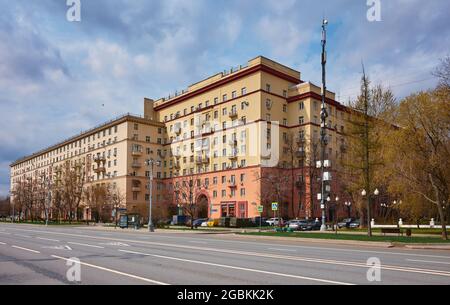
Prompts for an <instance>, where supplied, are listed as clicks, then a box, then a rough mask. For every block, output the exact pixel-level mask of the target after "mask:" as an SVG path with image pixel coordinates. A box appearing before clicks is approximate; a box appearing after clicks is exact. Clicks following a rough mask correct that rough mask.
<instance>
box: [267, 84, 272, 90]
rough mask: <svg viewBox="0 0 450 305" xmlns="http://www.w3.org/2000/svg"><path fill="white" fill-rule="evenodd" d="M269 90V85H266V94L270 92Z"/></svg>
mask: <svg viewBox="0 0 450 305" xmlns="http://www.w3.org/2000/svg"><path fill="white" fill-rule="evenodd" d="M270 89H271V88H270V84H266V91H267V92H270Z"/></svg>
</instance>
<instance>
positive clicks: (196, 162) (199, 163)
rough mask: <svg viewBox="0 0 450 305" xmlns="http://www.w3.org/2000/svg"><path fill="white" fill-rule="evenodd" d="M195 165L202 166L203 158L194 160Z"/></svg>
mask: <svg viewBox="0 0 450 305" xmlns="http://www.w3.org/2000/svg"><path fill="white" fill-rule="evenodd" d="M195 164H197V165H201V164H203V158H202V157H197V158H195Z"/></svg>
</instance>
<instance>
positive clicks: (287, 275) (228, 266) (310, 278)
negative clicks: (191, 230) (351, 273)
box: [119, 250, 354, 285]
mask: <svg viewBox="0 0 450 305" xmlns="http://www.w3.org/2000/svg"><path fill="white" fill-rule="evenodd" d="M119 251H120V252H124V253H130V254H136V255H144V256H151V257H157V258H162V259H168V260H175V261H181V262H188V263H193V264H200V265H208V266H213V267H221V268H226V269H234V270H242V271H248V272H255V273H263V274H269V275H276V276H281V277H289V278H296V279H302V280H307V281H313V282H321V283H327V284H336V285H354V284H351V283H345V282H337V281H330V280H325V279H318V278H312V277H305V276H300V275H293V274H284V273H278V272H271V271H265V270H258V269H250V268H244V267H236V266H230V265H222V264H215V263H209V262H203V261H196V260H190V259H183V258H177V257H171V256H163V255H156V254H148V253H141V252H134V251H126V250H119Z"/></svg>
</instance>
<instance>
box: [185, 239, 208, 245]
mask: <svg viewBox="0 0 450 305" xmlns="http://www.w3.org/2000/svg"><path fill="white" fill-rule="evenodd" d="M189 242H190V243H193V244H202V245H206V244H207V242H205V241H198V240H190V241H189Z"/></svg>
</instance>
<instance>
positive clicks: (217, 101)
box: [214, 97, 219, 105]
mask: <svg viewBox="0 0 450 305" xmlns="http://www.w3.org/2000/svg"><path fill="white" fill-rule="evenodd" d="M218 103H219V98H218V97H216V98H214V105H217V104H218Z"/></svg>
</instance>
